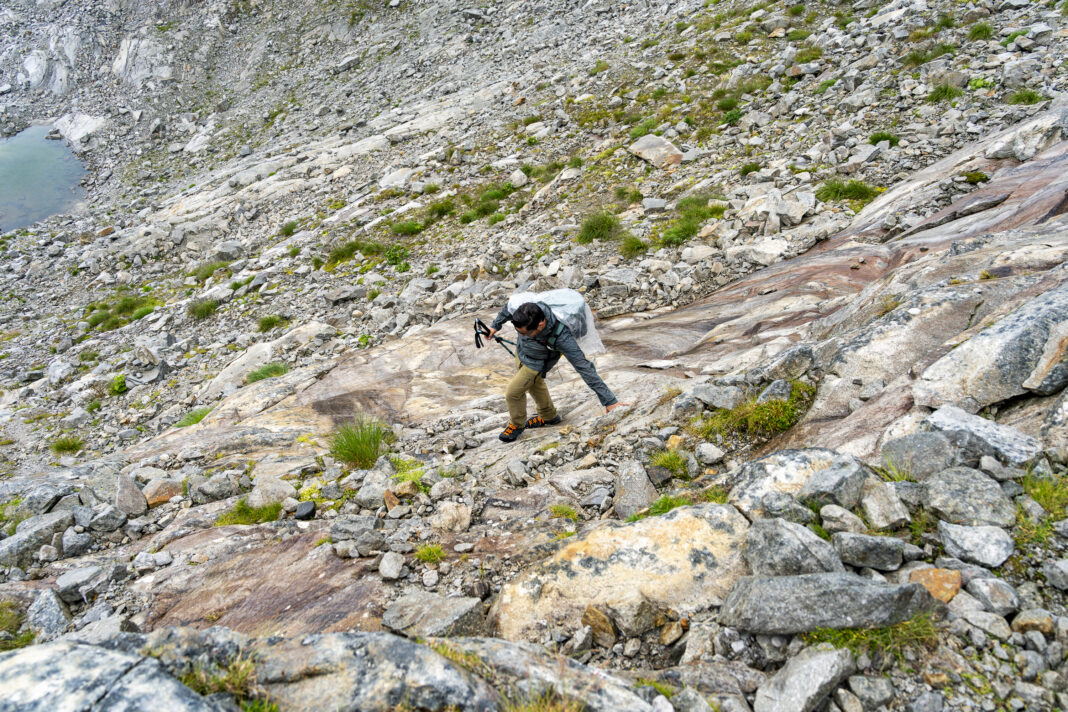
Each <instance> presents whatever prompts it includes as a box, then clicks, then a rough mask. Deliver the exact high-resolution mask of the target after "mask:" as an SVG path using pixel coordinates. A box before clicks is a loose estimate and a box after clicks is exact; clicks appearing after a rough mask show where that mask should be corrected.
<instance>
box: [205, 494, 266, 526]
mask: <svg viewBox="0 0 1068 712" xmlns="http://www.w3.org/2000/svg"><path fill="white" fill-rule="evenodd" d="M281 513H282V503H281V502H275V503H274V504H267V505H264V506H262V507H250V506H249V504H248V502H246V501H245V500H244V498H242V499H239V500H238V501H237V503H236V504H235V505H234V506H233V508H231V509H229V510H227V511H225V512H223V513H222V514H220V515H219V517H218V519H216V520H215V526H217V527H225V526H228V525H230V524H261V523H263V522H273V521H275V520H277V519H278V516H279V515H280V514H281Z"/></svg>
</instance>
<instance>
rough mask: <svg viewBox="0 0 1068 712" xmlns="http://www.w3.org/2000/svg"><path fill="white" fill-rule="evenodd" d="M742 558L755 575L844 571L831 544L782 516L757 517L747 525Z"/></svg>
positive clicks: (792, 574)
mask: <svg viewBox="0 0 1068 712" xmlns="http://www.w3.org/2000/svg"><path fill="white" fill-rule="evenodd" d="M745 560H746V563H748V564H749V568H750V570H751V571H752V572H753V574H755V575H756V576H796V575H798V574H814V573H821V572H826V571H845V567H844V566H842V562H841V561H840V560H839V558H838V554H837V552H835V550H834V547H833V546H831V545H830V544H829V543H827V542H826V541H824V540H823V539H820V538H819V537H818V536H816V534H815V533H814V532H812V530H810V529H809V528H808V527H804V526H801V525H800V524H794V523H793V522H788V521H786V520H785V519H758V520H756V521H755V522H753V524H752V525H751V526H750V527H749V533H748V534H747V535H746V541H745Z"/></svg>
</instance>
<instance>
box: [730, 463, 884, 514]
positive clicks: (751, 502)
mask: <svg viewBox="0 0 1068 712" xmlns="http://www.w3.org/2000/svg"><path fill="white" fill-rule="evenodd" d="M857 463H858V461H857V460H856V459H855V458H853V457H852V456H849V455H840V454H839V453H837V452H835V451H833V450H824V449H822V448H809V449H805V450H780V451H778V452H776V453H773V454H771V455H767V456H766V457H762V458H760V459H758V460H752V461H750V462H748V463H746V464H745V466H743V467H742V469H741V470H740V471H739V473H738V475H737V477H736V478H735V484H734V487H733V488H732V489H731V492H730V496H729V497H728V501H729V502H730V503H731V504H733V505H734V506H736V507H738V509H740V510H741V511H742V513H743V514H745V515H746V516H747V517H749V518H750V519H757V518H760V517H762V516H764V508H763V504H762V501H763V499H764V496H765V495H766V494H768V493H769V492H784V493H786V494H791V495H798V494H799V493H800V492H801V491H802V490H803V488H804V487H805V485H806V483H807V482H808V481H809V480H810V479H811V478H813V477H815V476H817V474H818V473H820V472H822V471H823V470H827V469H832V472H831V473H830V474H829V475H828V476H827V477H820V478H819V479H818V480H817V482H818V483H822V484H820V485H819V486H818V487H816V486H813V488H812V490H813V491H814V492H821V493H822V492H825V490H826V489H827V487H837V489H838V494H839V495H842V496H845V497H846V500H847V501H848V500H849V496H850V495H851V494H852V495H853V500H852V502H850V503H849V504H848V505H842V506H848V507H852V506H853V505H855V504H856V499H855V497H856V496H857V495H859V493H860V484H861V482H862V481H863V479H859V480H858V475H859V472H858V471H857V468H856V467H855V466H856V465H857ZM836 504H840V505H841V504H842V503H841V502H836Z"/></svg>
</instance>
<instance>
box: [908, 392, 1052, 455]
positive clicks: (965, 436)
mask: <svg viewBox="0 0 1068 712" xmlns="http://www.w3.org/2000/svg"><path fill="white" fill-rule="evenodd" d="M920 427H921V428H923V429H924V430H928V431H932V432H938V433H942V435H944V436H946V438H947V439H948V440H949V442H950V444H951V445H953V447H954V448H956V449H957V461H958V462H960V463H961V464H963V465H968V466H969V467H974V466H975V465H976V464H978V462H979V459H980V458H981V457H982V456H983V455H989V456H991V457H994V458H997V459H998V460H999V461H1000V462H1002V463H1003V464H1006V465H1017V466H1020V467H1025V466H1027V465H1029V464H1031V463H1032V462H1034V460H1035V458H1037V457H1038V456H1039V455H1040V454H1041V453H1042V445H1041V443H1039V442H1038V441H1037V440H1035V439H1034V438H1032V437H1030V436H1028V435H1024V434H1023V433H1021V432H1020V431H1019V430H1017V429H1015V428H1011V427H1009V426H1007V425H999V424H997V423H995V422H994V421H992V420H987V419H986V418H981V417H979V416H978V415H972V414H971V413H966V412H965V411H963V410H961V409H960V408H957V407H955V406H951V405H946V406H942V407H941V408H939V409H938V410H936V411H935V412H934V413H931V414H930V415H929V416H927V417H926V418H925V419H924V421H923V423H921V425H920Z"/></svg>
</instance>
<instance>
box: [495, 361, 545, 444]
mask: <svg viewBox="0 0 1068 712" xmlns="http://www.w3.org/2000/svg"><path fill="white" fill-rule="evenodd" d="M516 366H518V370H517V371H516V372H515V376H514V377H513V378H512V380H511V381H510V382H509V383H508V388H507V389H505V391H504V399H505V401H507V403H508V419H509V420H510V421H511V423H512V425H514V426H516V427H517V428H523V427H526V424H527V393H529V394H530V396H531V398H533V399H534V404H535V405H537V406H538V415H540V416H541V417H542V419H543V420H552V419H553V418H555V417H556V406H554V405H553V399H552V397H551V396H550V395H549V387H548V386H547V385H545V379H544V378H542V377H541V374H540V373H538V372H537V371H535V370H534V369H532V368H530V367H529V366H524V365H523V364H521V363H519V359H516Z"/></svg>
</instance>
